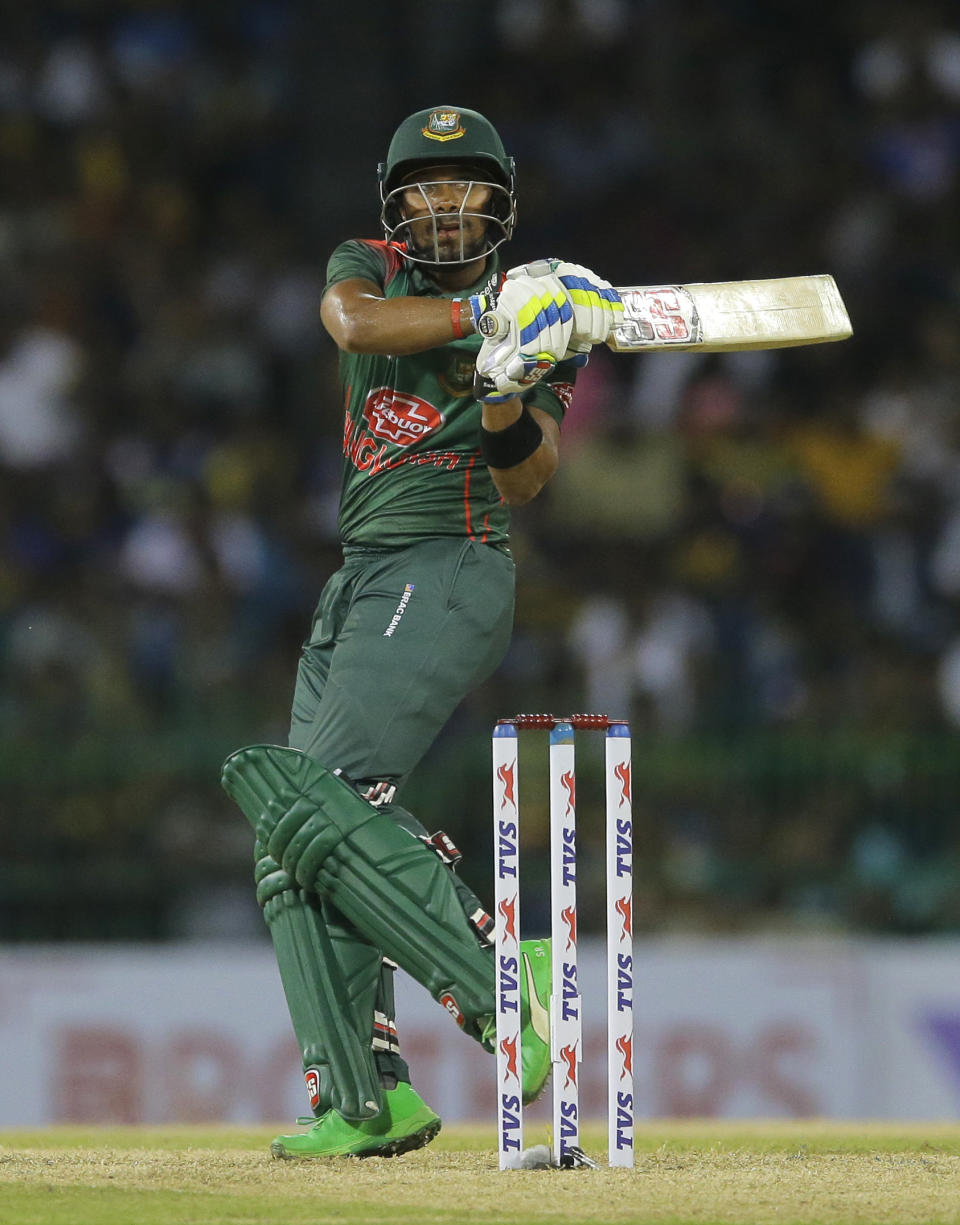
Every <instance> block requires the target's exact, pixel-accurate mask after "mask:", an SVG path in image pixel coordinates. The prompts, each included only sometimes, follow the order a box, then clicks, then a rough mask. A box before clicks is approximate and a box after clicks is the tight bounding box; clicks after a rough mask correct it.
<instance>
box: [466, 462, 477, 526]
mask: <svg viewBox="0 0 960 1225" xmlns="http://www.w3.org/2000/svg"><path fill="white" fill-rule="evenodd" d="M476 462H477V457H476V456H475V455H471V456H470V462H469V463H468V464H467V471H466V474H465V475H464V478H463V514H464V518H465V519H466V524H467V535H468V536H469V537H470V539H471V540H475V539H476V537H475V536H474V534H473V524H472V522H471V521H470V473H471V472H472V470H473V465H474V464H475V463H476Z"/></svg>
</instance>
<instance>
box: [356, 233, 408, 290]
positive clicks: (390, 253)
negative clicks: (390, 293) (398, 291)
mask: <svg viewBox="0 0 960 1225" xmlns="http://www.w3.org/2000/svg"><path fill="white" fill-rule="evenodd" d="M357 242H362V243H363V244H364V246H366V247H370V248H371V249H372V250H374V251H376V252H377V254H378V255H379V256H380V258H381V259H382V260H383V287H384V289H386V288H387V286H388V285H389V284H390V282H391V281H392V280H393V278H394V277H395V276H396V275H397V273H398V272H399V271H400V269H401V268H402V267H403V248H402V247H401V246H398V245H397V244H396V243H393V242H387V241H386V239H384V238H358V239H357Z"/></svg>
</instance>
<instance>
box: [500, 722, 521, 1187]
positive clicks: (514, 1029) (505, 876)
mask: <svg viewBox="0 0 960 1225" xmlns="http://www.w3.org/2000/svg"><path fill="white" fill-rule="evenodd" d="M518 782H519V777H518V771H517V729H516V728H515V727H513V726H511V725H510V724H504V723H501V724H498V725H497V727H496V728H495V729H494V733H493V836H494V840H495V847H494V864H495V871H494V917H495V919H496V928H495V933H496V935H495V939H496V947H495V950H494V952H495V954H496V1000H497V1013H496V1031H497V1036H496V1041H497V1051H496V1055H497V1133H498V1148H499V1154H500V1169H501V1170H504V1169H507V1168H509V1165H510V1161H511V1157H513V1156H516V1155H518V1154H519V1153H520V1152H521V1150H522V1148H523V1086H522V1080H521V1046H520V822H519V807H518Z"/></svg>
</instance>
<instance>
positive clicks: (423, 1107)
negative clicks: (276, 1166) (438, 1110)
mask: <svg viewBox="0 0 960 1225" xmlns="http://www.w3.org/2000/svg"><path fill="white" fill-rule="evenodd" d="M383 1103H384V1104H383V1109H382V1110H381V1111H380V1113H379V1114H378V1115H377V1116H376V1118H373V1119H361V1120H355V1119H345V1118H344V1117H343V1115H342V1114H337V1112H336V1111H335V1110H328V1111H327V1112H326V1114H323V1115H321V1116H320V1118H319V1119H316V1120H314V1119H312V1118H307V1119H298V1120H297V1121H298V1122H302V1123H313V1126H312V1127H311V1128H310V1129H309V1130H308V1131H305V1132H302V1133H300V1134H298V1135H295V1136H277V1138H276V1139H275V1140H274V1141H273V1143H272V1144H271V1145H270V1152H271V1153H272V1154H273V1156H274V1157H276V1158H278V1159H287V1160H291V1159H294V1158H298V1157H399V1156H400V1154H401V1153H409V1152H410V1151H411V1150H412V1149H415V1148H423V1146H424V1145H425V1144H429V1143H430V1141H431V1140H432V1139H433V1138H434V1136H436V1134H437V1132H438V1131H439V1130H440V1118H439V1116H438V1115H436V1114H434V1112H433V1111H432V1110H431V1109H430V1107H429V1106H428V1105H427V1104H426V1102H424V1100H423V1098H422V1097H421V1096H420V1095H419V1093H417V1092H416V1091H415V1090H414V1089H413V1088H412V1087H411V1086H410V1085H408V1084H407V1083H406V1082H405V1081H400V1082H399V1083H398V1084H397V1087H396V1088H395V1089H385V1090H384V1093H383Z"/></svg>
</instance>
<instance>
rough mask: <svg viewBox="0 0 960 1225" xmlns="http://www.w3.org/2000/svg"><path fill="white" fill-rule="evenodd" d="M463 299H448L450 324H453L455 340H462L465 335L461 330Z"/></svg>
mask: <svg viewBox="0 0 960 1225" xmlns="http://www.w3.org/2000/svg"><path fill="white" fill-rule="evenodd" d="M462 310H463V298H451V299H450V322H451V323H452V324H453V335H454V338H455V339H456V340H462V339H463V337H464V335H465V334H466V333H465V332H464V330H463V319H462V316H461V311H462Z"/></svg>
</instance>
